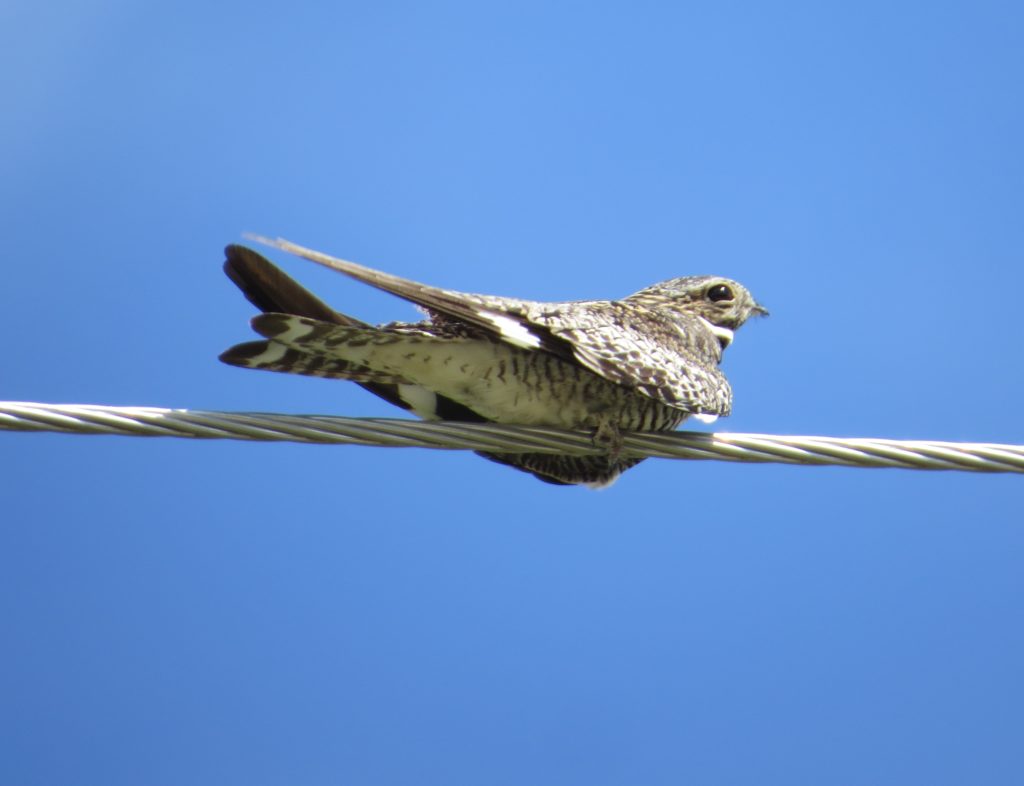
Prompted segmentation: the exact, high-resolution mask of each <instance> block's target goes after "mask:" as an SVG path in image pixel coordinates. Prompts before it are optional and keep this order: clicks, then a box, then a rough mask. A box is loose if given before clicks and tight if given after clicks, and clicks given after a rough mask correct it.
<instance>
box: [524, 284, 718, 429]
mask: <svg viewBox="0 0 1024 786" xmlns="http://www.w3.org/2000/svg"><path fill="white" fill-rule="evenodd" d="M599 305H600V308H598V309H594V308H585V309H583V310H582V311H580V310H577V311H576V312H575V313H574V314H573V316H572V318H571V319H563V318H561V317H560V316H559V315H558V314H557V313H555V314H551V315H547V316H545V315H533V316H534V317H535V318H536V319H538V321H543V322H544V323H545V324H546V327H547V329H548V330H549V331H550V333H551V335H552V337H553V338H554V339H555V340H559V341H563V342H567V343H568V344H569V345H570V346H571V347H572V351H573V355H574V356H575V358H576V360H577V361H578V362H579V363H580V364H582V365H583V366H584V367H586V368H587V369H589V370H590V371H593V372H594V373H595V374H598V375H600V376H602V377H604V378H605V379H609V380H611V381H613V382H617V383H619V384H620V385H624V386H626V387H631V388H636V389H637V390H638V391H640V392H641V393H643V394H644V395H646V396H650V397H651V398H653V399H654V400H655V401H660V402H661V403H662V404H666V405H668V406H670V407H674V408H676V409H682V410H685V411H687V412H693V413H695V414H698V415H708V416H719V415H721V416H725V415H728V414H729V412H730V410H731V409H732V389H731V388H730V387H729V383H728V381H727V380H726V378H725V375H724V374H722V372H721V371H720V370H719V368H718V361H719V360H720V359H721V347H720V345H719V343H718V340H717V339H716V338H715V336H714V334H713V333H712V332H711V330H710V329H709V328H708V327H707V325H705V324H703V322H702V320H700V319H699V318H698V317H695V316H688V315H679V314H676V315H673V317H672V320H671V321H669V320H667V319H659V318H658V316H657V315H655V314H652V313H650V312H649V311H648V312H645V313H643V314H637V313H636V312H635V311H634V309H633V308H632V307H630V306H628V305H626V304H624V303H622V302H621V301H614V302H610V303H601V304H599Z"/></svg>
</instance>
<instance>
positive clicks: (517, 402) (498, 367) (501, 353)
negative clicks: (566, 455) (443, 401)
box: [365, 339, 686, 430]
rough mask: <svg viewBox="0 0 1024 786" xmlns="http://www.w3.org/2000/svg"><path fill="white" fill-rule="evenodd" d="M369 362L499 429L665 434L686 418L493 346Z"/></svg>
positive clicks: (414, 349)
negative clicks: (605, 428)
mask: <svg viewBox="0 0 1024 786" xmlns="http://www.w3.org/2000/svg"><path fill="white" fill-rule="evenodd" d="M365 360H366V362H368V363H370V364H371V365H374V366H376V367H379V368H382V369H386V370H389V371H392V372H394V373H398V374H401V375H402V376H403V377H405V378H406V379H408V380H409V381H410V382H413V383H415V384H417V385H420V386H422V387H423V388H426V389H428V390H430V391H433V392H435V393H438V394H441V395H443V396H447V397H448V398H450V399H452V400H453V401H457V402H459V403H460V404H463V405H465V406H467V407H469V408H470V409H472V410H473V411H474V412H477V413H479V414H480V415H482V416H483V417H485V418H487V419H488V420H493V421H495V422H498V423H507V424H517V425H537V426H541V425H543V426H556V427H562V428H597V427H598V426H599V425H601V424H607V423H611V424H614V425H616V426H618V427H620V428H622V429H624V430H633V429H651V430H666V429H672V428H675V427H676V426H677V425H678V424H679V423H680V422H681V421H682V420H683V419H684V418H685V416H686V413H685V412H682V411H681V410H678V409H673V408H671V407H667V406H665V405H663V404H661V403H659V402H657V401H655V400H653V399H651V398H649V397H648V396H645V395H643V394H641V393H638V392H636V391H633V390H630V389H628V388H626V387H624V386H622V385H618V384H615V383H614V382H610V381H609V380H606V379H604V378H603V377H599V376H598V375H596V374H594V373H592V372H590V371H588V370H586V369H584V368H582V367H580V366H577V365H576V364H574V363H571V362H568V361H564V360H561V359H560V358H558V357H556V356H555V355H551V354H548V353H546V352H536V351H530V350H523V349H518V348H516V347H511V346H508V345H505V344H496V343H493V342H490V341H482V340H465V339H462V340H457V341H452V342H437V343H434V342H430V343H423V344H419V345H417V344H405V345H404V346H400V347H399V346H397V345H387V346H382V347H377V348H376V350H375V351H374V352H373V353H372V356H370V357H367V358H365Z"/></svg>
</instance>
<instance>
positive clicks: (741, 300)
mask: <svg viewBox="0 0 1024 786" xmlns="http://www.w3.org/2000/svg"><path fill="white" fill-rule="evenodd" d="M626 300H627V301H632V302H634V303H643V304H645V305H647V306H649V307H652V308H657V309H659V310H661V311H663V312H664V311H681V312H685V313H687V314H693V315H695V316H698V317H702V318H703V319H705V320H707V322H708V323H709V324H710V325H711V327H712V329H714V328H719V329H720V330H715V331H714V332H715V334H716V335H718V336H719V338H720V339H722V342H723V344H728V343H729V341H731V340H732V331H734V330H735V329H736V328H738V327H739V326H740V325H742V324H743V323H744V322H746V321H747V320H748V319H749V318H750V317H752V316H754V315H758V316H767V315H768V309H766V308H765V307H764V306H762V305H759V304H758V302H757V301H756V300H754V297H753V295H751V294H750V292H748V291H747V288H746V287H744V286H743V285H742V284H739V283H737V282H736V281H732V280H731V279H728V278H721V277H720V276H684V277H682V278H672V279H669V280H668V281H662V282H661V283H658V284H654V285H653V286H649V287H647V288H646V289H641V290H640V291H639V292H637V293H636V294H634V295H630V296H629V297H628V298H626Z"/></svg>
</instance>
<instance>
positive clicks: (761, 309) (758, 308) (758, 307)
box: [754, 303, 768, 317]
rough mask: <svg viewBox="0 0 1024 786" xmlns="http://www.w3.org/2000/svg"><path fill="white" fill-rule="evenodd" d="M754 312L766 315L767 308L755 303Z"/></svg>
mask: <svg viewBox="0 0 1024 786" xmlns="http://www.w3.org/2000/svg"><path fill="white" fill-rule="evenodd" d="M754 313H755V314H757V316H759V317H766V316H768V309H766V308H765V307H764V306H762V305H761V304H760V303H755V304H754Z"/></svg>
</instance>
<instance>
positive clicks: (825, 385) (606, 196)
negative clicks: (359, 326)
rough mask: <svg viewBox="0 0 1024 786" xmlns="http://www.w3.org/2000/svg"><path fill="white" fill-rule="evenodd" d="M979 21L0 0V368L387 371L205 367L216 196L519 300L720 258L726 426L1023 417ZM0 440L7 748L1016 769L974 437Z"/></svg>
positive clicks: (226, 305)
mask: <svg viewBox="0 0 1024 786" xmlns="http://www.w3.org/2000/svg"><path fill="white" fill-rule="evenodd" d="M1022 40H1024V12H1022V11H1021V8H1020V5H1019V4H1015V3H993V2H977V1H976V0H972V1H971V2H941V3H924V2H921V3H891V2H886V3H881V2H858V3H846V4H822V3H811V2H807V3H795V2H790V3H781V4H763V3H742V2H741V3H718V4H707V3H701V4H696V3H692V4H690V3H652V2H639V3H620V4H609V3H582V2H577V3H561V2H555V3H531V2H522V0H519V1H518V2H514V3H513V2H507V3H504V2H503V3H468V2H467V3H447V2H445V3H411V2H410V3H394V2H376V3H360V4H354V3H319V4H316V3H314V4H300V5H296V6H292V7H286V6H280V7H278V8H273V7H271V6H268V5H261V4H258V3H257V4H253V3H240V2H239V3H222V4H207V3H197V2H184V3H172V4H151V3H150V4H139V3H130V2H89V3H84V2H83V3H38V2H19V1H18V0H16V1H15V2H14V3H13V4H12V3H11V2H7V3H5V4H4V5H3V7H2V9H0V44H2V46H0V80H2V81H0V98H2V101H3V113H2V114H3V118H2V121H0V224H2V226H3V236H4V252H3V260H4V261H3V271H4V272H3V285H2V289H3V292H4V294H5V298H4V301H5V313H4V324H5V328H6V340H5V342H4V351H3V373H2V390H0V398H4V399H20V400H29V401H46V402H82V403H96V404H137V405H154V406H170V407H195V408H206V409H232V410H262V411H280V412H313V413H334V414H344V415H357V416H358V415H366V416H391V415H397V414H398V413H397V412H396V411H395V410H393V409H391V408H389V407H388V406H387V405H386V404H384V403H383V402H381V401H378V400H376V399H374V398H373V397H372V396H370V395H369V394H367V393H365V392H364V391H361V390H359V389H358V388H356V387H355V386H351V385H347V384H343V383H330V382H324V381H321V380H315V379H302V378H290V377H285V376H281V375H272V374H260V373H256V372H248V371H243V370H238V369H234V368H229V367H226V366H223V365H221V364H219V363H218V362H217V359H216V358H217V354H218V353H219V352H220V351H222V350H223V349H225V348H226V347H228V346H229V345H231V344H233V343H235V342H238V341H242V340H248V338H249V336H250V333H249V330H248V326H247V320H248V318H249V316H250V315H251V314H252V309H251V307H250V306H249V305H248V304H247V303H246V302H245V301H244V300H243V299H242V298H241V297H240V296H239V294H238V293H237V291H236V290H235V289H234V288H233V286H232V285H231V284H230V283H229V282H228V281H227V280H226V279H225V278H224V277H223V275H222V273H221V270H220V263H221V261H222V256H221V249H222V247H223V246H224V245H225V244H226V243H229V242H236V241H238V240H239V239H240V237H241V233H242V232H245V231H256V232H261V233H264V234H269V235H283V236H285V237H288V238H290V239H292V240H295V241H297V242H300V243H303V244H305V245H310V246H313V247H316V248H320V249H322V250H324V251H328V252H330V253H334V254H337V255H339V256H344V257H346V258H349V259H354V260H356V261H360V262H363V263H365V264H369V265H372V266H375V267H380V268H383V269H386V270H389V271H393V272H396V273H399V274H403V275H406V276H409V277H412V278H416V279H419V280H423V281H428V282H432V283H436V284H439V285H444V286H449V287H453V288H459V289H464V290H469V291H478V292H490V293H497V294H506V295H517V296H522V297H530V298H536V299H574V298H591V297H617V296H622V295H625V294H628V293H630V292H633V291H635V290H637V289H639V288H641V287H643V286H646V285H648V284H650V283H652V282H654V281H658V280H661V279H665V278H669V277H672V276H678V275H687V274H702V273H713V274H720V275H726V276H729V277H732V278H735V279H737V280H739V281H741V282H743V283H744V284H745V285H747V286H748V287H749V288H750V289H751V290H752V291H753V292H754V294H755V295H756V297H757V298H758V299H759V300H760V301H762V302H763V303H765V304H766V305H767V306H768V307H770V308H771V311H772V316H771V318H769V319H767V320H759V321H757V322H755V323H753V324H749V325H747V326H746V327H744V328H743V330H741V331H740V333H739V334H738V336H737V340H736V342H735V344H734V345H733V347H732V348H730V350H729V352H728V353H727V357H726V359H725V364H724V368H725V371H726V373H727V374H728V376H729V378H730V379H731V381H732V383H733V387H734V389H735V407H734V415H733V417H731V418H730V419H729V420H727V421H722V422H721V423H720V426H721V428H722V429H723V430H732V431H761V432H769V433H793V434H808V433H810V434H830V435H837V436H884V437H894V438H936V439H951V440H987V441H999V442H1009V443H1017V444H1021V443H1024V420H1022V418H1021V414H1020V407H1021V401H1022V400H1024V358H1022V355H1021V345H1022V338H1024V336H1022V327H1021V319H1020V314H1021V305H1020V304H1021V291H1022V288H1024V256H1022V247H1024V236H1022V233H1021V226H1022V217H1024V147H1022V144H1021V141H1022V140H1024V109H1022V104H1024V99H1022V95H1024V93H1022V88H1021V85H1022V84H1024V47H1022V43H1021V42H1022ZM275 258H276V259H277V260H278V261H280V262H282V263H283V264H284V266H285V267H286V268H287V270H288V271H289V272H291V273H292V274H294V275H295V276H297V277H298V278H299V279H300V280H302V281H303V282H304V283H306V284H308V285H309V286H311V287H312V288H314V289H315V290H316V291H317V292H318V293H319V294H321V295H322V296H323V297H324V298H325V299H327V300H328V301H329V302H331V303H332V304H334V305H336V306H337V307H339V308H342V309H344V310H346V311H349V312H352V313H355V314H356V315H358V316H361V317H363V318H364V319H368V320H373V321H387V320H390V319H403V318H409V317H410V316H413V313H414V312H412V311H411V309H409V308H408V307H407V306H406V305H405V304H403V303H401V302H400V301H398V300H395V299H393V298H388V297H387V296H384V295H382V294H379V293H375V292H372V291H370V290H369V289H367V288H366V287H362V286H360V285H358V284H355V283H354V282H351V281H347V280H345V279H343V278H342V277H341V276H337V275H334V274H331V273H330V272H329V271H324V270H319V269H315V266H314V265H311V264H309V263H306V262H303V261H301V260H291V259H288V258H285V257H282V256H281V255H277V256H276V257H275ZM696 427H699V428H704V427H700V426H699V425H698V426H696ZM0 467H2V475H0V491H2V497H3V512H2V515H0V620H2V624H3V641H2V645H0V696H2V697H3V698H2V700H0V748H3V752H2V754H0V782H3V783H10V784H20V785H21V786H34V785H35V784H54V783H60V784H104V785H105V786H118V785H120V784H132V786H137V785H138V784H147V786H154V785H159V784H185V783H187V784H217V785H218V786H223V784H245V785H246V786H259V785H261V784H481V785H483V784H487V785H490V784H514V785H515V786H521V785H522V784H568V783H580V784H588V786H603V784H653V785H657V784H681V783H686V784H749V783H756V784H800V783H828V784H872V785H874V784H890V783H891V784H918V783H921V784H923V783H927V784H963V783H985V784H1019V783H1021V782H1024V760H1022V758H1021V739H1022V734H1024V669H1022V664H1024V626H1022V625H1021V619H1022V608H1024V570H1022V567H1024V515H1022V506H1021V500H1022V498H1024V479H1022V478H1021V477H1019V476H1018V477H1015V476H981V475H967V474H941V473H913V472H905V471H867V470H850V469H820V468H819V469H811V468H793V467H779V466H745V465H730V464H722V463H696V462H692V463H691V462H668V461H661V462H656V461H650V462H647V463H646V464H644V465H642V466H640V467H638V468H636V469H634V470H632V471H631V472H629V473H628V474H626V475H625V476H624V477H623V478H622V479H621V480H620V481H619V483H618V484H617V485H616V486H614V487H613V488H612V489H610V490H607V491H604V492H600V493H595V492H591V491H587V490H584V489H564V488H554V487H549V486H546V485H543V484H541V483H539V482H536V481H534V480H533V479H531V478H529V477H527V476H525V475H521V474H519V473H516V472H512V471H510V470H507V469H504V468H502V467H499V466H497V465H494V464H490V463H488V462H485V461H483V460H482V459H478V458H476V457H474V456H472V455H469V454H460V453H439V452H427V451H415V450H404V451H403V450H385V449H359V448H327V447H303V446H296V445H255V444H243V443H228V442H207V443H203V442H193V441H175V440H142V439H129V438H99V437H72V436H60V435H40V434H35V435H32V434H29V435H23V434H3V433H0Z"/></svg>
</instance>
